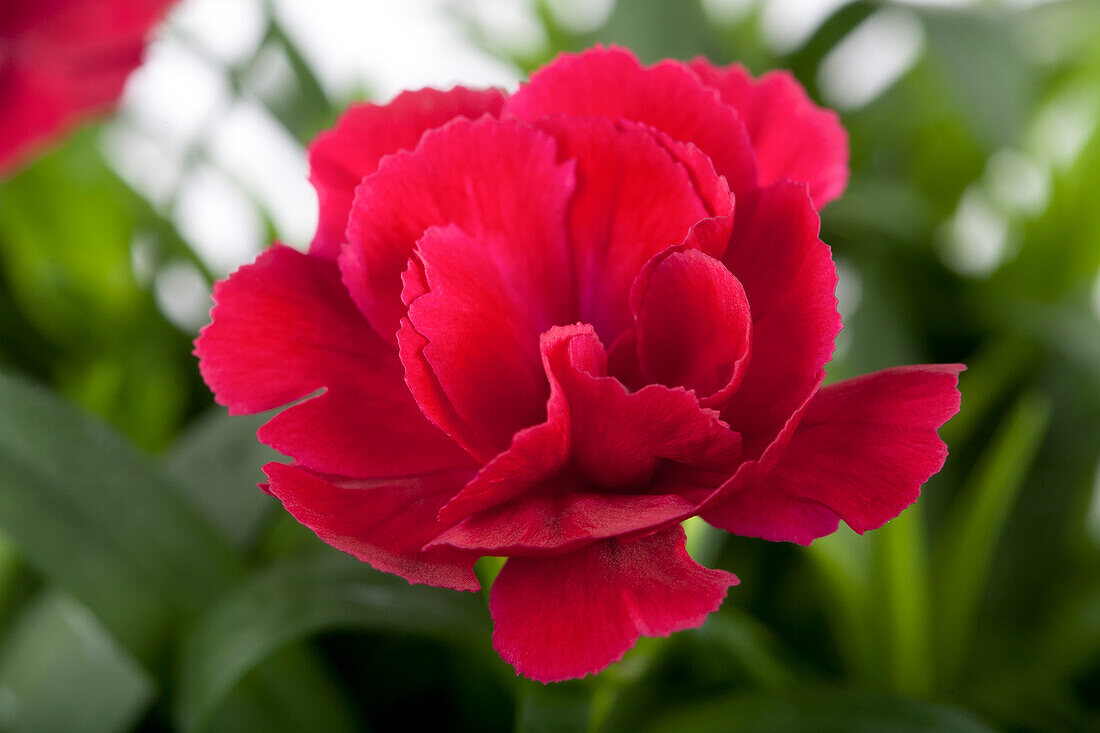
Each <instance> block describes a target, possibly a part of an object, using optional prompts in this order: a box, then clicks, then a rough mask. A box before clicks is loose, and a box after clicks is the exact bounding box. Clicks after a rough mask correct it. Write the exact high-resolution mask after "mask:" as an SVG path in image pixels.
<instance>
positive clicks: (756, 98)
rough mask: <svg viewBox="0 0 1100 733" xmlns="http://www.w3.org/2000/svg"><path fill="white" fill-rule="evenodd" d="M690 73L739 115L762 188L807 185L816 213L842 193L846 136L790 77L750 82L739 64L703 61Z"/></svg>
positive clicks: (833, 117)
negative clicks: (786, 182)
mask: <svg viewBox="0 0 1100 733" xmlns="http://www.w3.org/2000/svg"><path fill="white" fill-rule="evenodd" d="M691 68H692V70H693V71H695V73H696V74H698V75H699V77H700V78H701V79H702V80H703V83H704V84H706V85H708V86H710V87H712V88H714V89H716V90H717V91H718V93H719V94H720V95H721V96H722V101H724V102H726V103H727V104H729V105H731V106H732V107H733V108H734V109H736V110H737V113H738V114H739V115H740V117H741V120H742V121H743V122H744V124H745V127H746V129H747V130H748V134H749V138H750V139H751V140H752V147H753V150H754V151H755V152H756V164H757V167H758V168H759V170H760V174H759V183H760V185H761V186H770V185H771V184H773V183H775V182H776V181H779V180H781V179H783V178H786V179H789V180H792V181H800V182H802V183H806V184H808V185H809V187H810V195H811V196H812V197H813V200H814V205H815V206H817V207H818V208H820V207H822V206H825V205H826V204H827V203H829V202H830V201H832V200H833V199H835V198H837V197H839V196H840V194H842V193H843V192H844V188H845V186H847V184H848V135H847V133H845V131H844V127H843V126H842V125H841V124H840V118H839V117H838V116H837V114H836V113H835V112H833V111H832V110H829V109H823V108H821V107H818V106H817V105H815V104H814V103H813V101H812V100H811V99H810V97H809V95H807V94H806V90H805V89H803V88H802V85H801V84H799V83H798V80H796V79H795V78H794V76H792V75H791V73H790V72H787V71H770V72H768V73H767V74H764V75H763V76H761V77H760V78H759V79H753V78H752V76H751V75H750V74H749V72H748V71H747V70H746V69H745V67H743V66H741V65H740V64H733V65H731V66H726V67H719V66H715V65H713V64H711V63H710V62H709V61H707V60H706V59H704V58H698V59H696V60H695V61H693V62H692V63H691Z"/></svg>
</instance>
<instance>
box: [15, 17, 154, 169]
mask: <svg viewBox="0 0 1100 733" xmlns="http://www.w3.org/2000/svg"><path fill="white" fill-rule="evenodd" d="M172 2H174V0H0V111H2V112H0V175H6V174H10V173H12V172H13V171H14V170H15V168H16V167H17V166H19V165H21V164H22V163H24V162H26V161H27V160H28V159H29V158H30V157H31V156H33V155H34V154H35V153H37V152H38V151H39V150H41V149H42V147H43V146H44V145H47V144H49V143H50V142H52V141H53V140H56V139H57V138H59V137H60V136H62V135H64V134H65V133H66V132H68V131H69V129H70V128H72V127H73V126H74V125H76V124H78V123H79V122H81V121H82V120H84V119H86V118H88V117H90V116H93V115H95V114H97V113H100V112H103V111H104V110H106V109H109V108H110V107H111V106H112V105H114V103H115V101H116V100H117V99H118V97H119V94H121V93H122V86H123V84H124V83H125V81H126V77H127V76H129V74H130V72H131V71H133V70H134V69H135V68H137V66H138V65H139V64H140V63H141V56H142V51H143V50H144V47H145V41H146V37H147V36H148V35H149V31H150V29H151V28H152V27H153V26H154V25H155V24H156V23H157V22H158V21H159V20H160V19H161V18H162V17H163V15H164V13H165V12H166V10H167V8H168V7H169V6H170V5H171V4H172Z"/></svg>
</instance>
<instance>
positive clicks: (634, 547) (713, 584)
mask: <svg viewBox="0 0 1100 733" xmlns="http://www.w3.org/2000/svg"><path fill="white" fill-rule="evenodd" d="M684 542H685V534H684V530H683V529H682V528H681V527H678V526H677V527H672V528H669V529H666V530H664V531H662V532H659V533H657V534H653V535H649V536H648V537H643V538H641V539H637V540H634V541H630V542H624V541H622V540H619V539H608V540H604V541H601V542H597V543H593V544H591V545H588V546H586V547H583V548H581V549H579V550H574V551H572V552H569V553H566V554H562V555H555V556H553V557H538V558H535V557H513V558H510V559H509V560H508V562H507V563H505V565H504V569H503V570H501V572H500V575H499V576H497V579H496V581H495V582H494V583H493V588H492V594H491V596H490V600H489V610H490V612H491V613H492V616H493V623H494V627H495V628H494V631H493V646H494V647H495V648H496V650H497V652H498V653H499V654H500V656H501V657H502V658H503V659H504V660H505V661H506V662H508V663H509V664H511V665H512V666H513V667H515V669H516V672H517V673H519V674H522V675H525V676H527V677H530V678H531V679H533V680H537V681H539V682H557V681H560V680H567V679H574V678H578V677H584V676H585V675H588V674H592V673H595V672H599V671H600V670H602V669H603V668H604V667H606V666H607V665H609V664H611V663H612V662H616V661H618V660H619V659H621V658H622V656H623V655H624V654H625V653H626V652H627V650H629V649H630V648H631V647H632V646H634V644H635V642H636V641H637V640H638V637H639V636H668V635H669V634H671V633H673V632H675V631H681V630H683V629H690V628H694V627H696V626H699V625H701V624H702V623H703V621H704V620H706V617H707V615H708V614H710V613H712V612H714V611H716V610H717V609H718V607H719V606H720V605H721V604H722V601H723V599H724V598H725V596H726V592H727V590H728V589H729V587H730V586H731V585H736V584H737V582H738V581H737V577H736V576H734V575H733V574H732V573H727V572H725V571H723V570H710V569H707V568H704V567H702V566H701V565H699V564H697V563H696V562H695V561H694V560H692V559H691V557H689V556H688V554H687V551H686V550H685V549H684Z"/></svg>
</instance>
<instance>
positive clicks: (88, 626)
mask: <svg viewBox="0 0 1100 733" xmlns="http://www.w3.org/2000/svg"><path fill="white" fill-rule="evenodd" d="M0 652H2V653H0V728H2V729H3V730H5V731H10V732H11V733H21V732H22V731H49V730H72V728H73V726H74V725H75V724H76V723H77V721H79V726H80V730H81V731H86V732H87V733H99V732H102V733H108V732H109V731H124V730H129V729H130V728H131V726H132V725H133V724H134V723H135V722H136V721H137V720H138V718H139V717H140V716H141V715H142V713H143V712H144V710H145V709H146V708H147V707H148V705H149V704H150V703H151V702H152V700H153V696H154V692H155V684H154V682H153V680H152V679H151V678H150V676H149V675H148V674H147V673H146V672H145V670H144V669H142V668H141V666H140V665H139V664H138V663H137V661H136V660H135V659H134V658H133V657H132V656H130V655H129V654H128V653H127V652H126V651H125V650H124V649H120V648H119V647H118V646H117V645H116V644H115V642H114V640H113V639H111V637H110V635H109V634H108V633H107V630H106V629H104V628H103V627H102V626H101V625H100V624H99V621H98V620H97V619H96V618H95V617H94V616H93V615H92V614H91V613H90V612H89V611H88V609H87V608H85V607H84V606H82V605H80V604H79V603H77V602H75V601H73V600H72V599H71V598H68V597H66V596H64V595H62V594H59V593H55V592H46V593H44V594H42V595H40V596H39V597H38V598H37V599H35V600H34V601H33V602H32V603H31V604H30V605H29V606H27V607H26V608H25V610H24V611H23V612H22V613H21V614H20V616H19V617H18V618H17V619H16V620H15V623H14V624H13V626H12V628H11V629H10V630H9V631H8V633H7V636H6V638H5V640H4V644H3V647H2V648H0Z"/></svg>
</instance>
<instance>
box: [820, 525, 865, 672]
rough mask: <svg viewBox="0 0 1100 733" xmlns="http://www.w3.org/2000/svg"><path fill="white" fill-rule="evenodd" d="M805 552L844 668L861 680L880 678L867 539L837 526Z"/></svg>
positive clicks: (844, 527)
mask: <svg viewBox="0 0 1100 733" xmlns="http://www.w3.org/2000/svg"><path fill="white" fill-rule="evenodd" d="M805 552H806V554H807V556H808V557H809V559H810V561H811V563H812V565H813V568H814V570H815V571H816V573H817V576H818V582H819V583H820V586H821V592H822V597H823V601H824V611H825V613H826V616H827V618H828V621H829V624H830V626H831V628H832V632H833V634H834V635H835V637H836V642H837V647H838V651H839V652H840V653H841V655H842V656H843V657H845V659H844V662H845V665H846V667H847V668H848V670H849V671H850V672H851V673H853V674H855V675H857V676H859V677H860V678H862V679H864V680H871V679H881V678H882V675H883V674H884V670H883V669H881V662H882V659H881V655H879V654H878V653H877V641H878V640H877V638H876V635H875V634H874V633H873V631H874V629H875V628H876V625H875V623H874V618H873V616H872V609H873V607H874V603H873V600H872V595H871V580H870V568H869V567H868V565H869V563H868V561H867V560H868V558H867V555H868V552H869V550H868V546H867V541H866V540H865V539H864V538H861V537H860V536H859V535H857V534H856V533H855V532H853V531H852V530H850V529H849V528H848V527H847V526H845V525H841V527H840V528H839V529H838V530H837V531H836V532H834V533H833V534H831V535H829V536H827V537H821V538H819V539H817V540H815V541H814V543H813V544H812V545H810V546H809V547H807V548H806V550H805Z"/></svg>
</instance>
